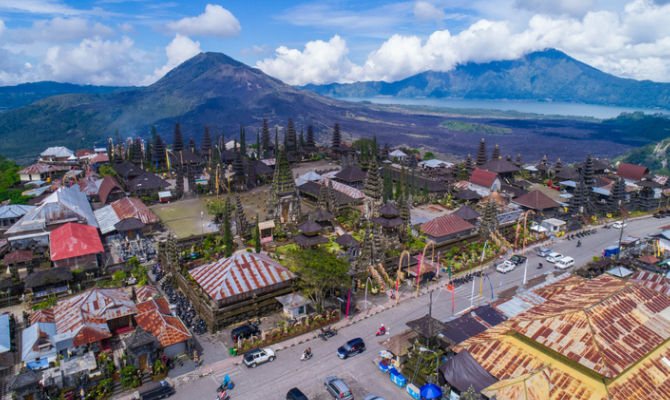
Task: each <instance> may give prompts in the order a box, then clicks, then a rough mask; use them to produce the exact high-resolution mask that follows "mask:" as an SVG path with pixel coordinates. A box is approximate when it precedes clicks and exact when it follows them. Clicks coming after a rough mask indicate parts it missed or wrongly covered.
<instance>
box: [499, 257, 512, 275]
mask: <svg viewBox="0 0 670 400" xmlns="http://www.w3.org/2000/svg"><path fill="white" fill-rule="evenodd" d="M514 268H516V264H514V263H513V262H511V261H510V260H507V261H505V262H502V263H500V264H498V265H496V271H498V272H500V273H501V274H506V273H508V272H510V271H513V270H514Z"/></svg>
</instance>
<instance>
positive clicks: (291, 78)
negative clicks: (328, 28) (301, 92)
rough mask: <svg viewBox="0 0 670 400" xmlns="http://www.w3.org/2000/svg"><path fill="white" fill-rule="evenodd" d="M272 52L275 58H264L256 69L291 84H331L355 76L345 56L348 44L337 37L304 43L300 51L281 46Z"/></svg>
mask: <svg viewBox="0 0 670 400" xmlns="http://www.w3.org/2000/svg"><path fill="white" fill-rule="evenodd" d="M275 53H276V57H275V58H266V59H265V60H263V61H259V62H258V63H257V64H256V66H257V67H258V68H260V69H261V70H263V71H264V72H266V73H267V74H269V75H272V76H275V77H278V78H280V79H281V80H283V81H284V82H286V83H289V84H292V85H302V84H306V83H326V82H333V81H335V80H341V79H343V78H344V79H347V78H346V77H347V76H349V75H352V74H354V72H353V70H354V69H355V68H354V67H355V66H354V64H353V63H352V62H351V61H349V60H348V59H347V57H346V55H347V53H348V49H347V43H346V42H345V41H344V39H342V38H341V37H339V36H338V35H335V36H333V37H332V38H331V39H330V40H329V41H327V42H324V41H323V40H314V41H311V42H307V44H306V45H305V49H304V50H303V51H299V50H296V49H289V48H287V47H285V46H281V47H279V48H278V49H277V50H276V51H275Z"/></svg>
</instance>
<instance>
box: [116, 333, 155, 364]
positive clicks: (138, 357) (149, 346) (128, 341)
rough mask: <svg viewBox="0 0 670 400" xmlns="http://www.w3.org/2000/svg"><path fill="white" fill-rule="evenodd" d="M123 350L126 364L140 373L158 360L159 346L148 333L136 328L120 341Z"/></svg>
mask: <svg viewBox="0 0 670 400" xmlns="http://www.w3.org/2000/svg"><path fill="white" fill-rule="evenodd" d="M121 344H122V346H123V348H124V349H125V354H126V362H127V363H128V365H132V366H134V367H135V368H138V369H139V370H141V371H146V370H147V369H148V368H149V367H150V366H151V367H152V366H153V365H154V363H155V362H156V360H158V359H159V355H160V346H159V345H158V341H157V340H156V338H155V337H154V335H152V334H151V333H150V332H147V331H146V330H145V329H144V328H143V327H141V326H137V327H136V328H135V330H134V331H133V332H132V333H130V334H129V335H128V336H126V337H124V338H123V340H122V341H121Z"/></svg>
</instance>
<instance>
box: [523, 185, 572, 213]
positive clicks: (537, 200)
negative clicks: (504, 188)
mask: <svg viewBox="0 0 670 400" xmlns="http://www.w3.org/2000/svg"><path fill="white" fill-rule="evenodd" d="M512 202H513V203H516V204H518V205H520V206H521V207H523V208H524V209H525V210H533V211H535V212H543V213H547V212H551V211H556V210H557V209H558V208H559V207H560V206H561V205H560V204H559V203H558V202H557V201H554V200H553V199H552V198H551V197H549V196H547V195H546V194H544V193H543V192H541V191H540V190H533V191H530V192H528V193H526V194H524V195H523V196H520V197H517V198H515V199H514V200H512Z"/></svg>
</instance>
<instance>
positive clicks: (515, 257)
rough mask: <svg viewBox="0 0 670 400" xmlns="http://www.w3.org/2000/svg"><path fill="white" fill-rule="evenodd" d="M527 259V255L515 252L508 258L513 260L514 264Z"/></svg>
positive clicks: (521, 262)
mask: <svg viewBox="0 0 670 400" xmlns="http://www.w3.org/2000/svg"><path fill="white" fill-rule="evenodd" d="M527 259H528V257H524V256H520V255H518V254H515V255H513V256H512V257H510V258H509V260H510V261H511V262H513V263H514V264H515V265H519V264H523V263H525V262H526V260H527Z"/></svg>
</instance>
